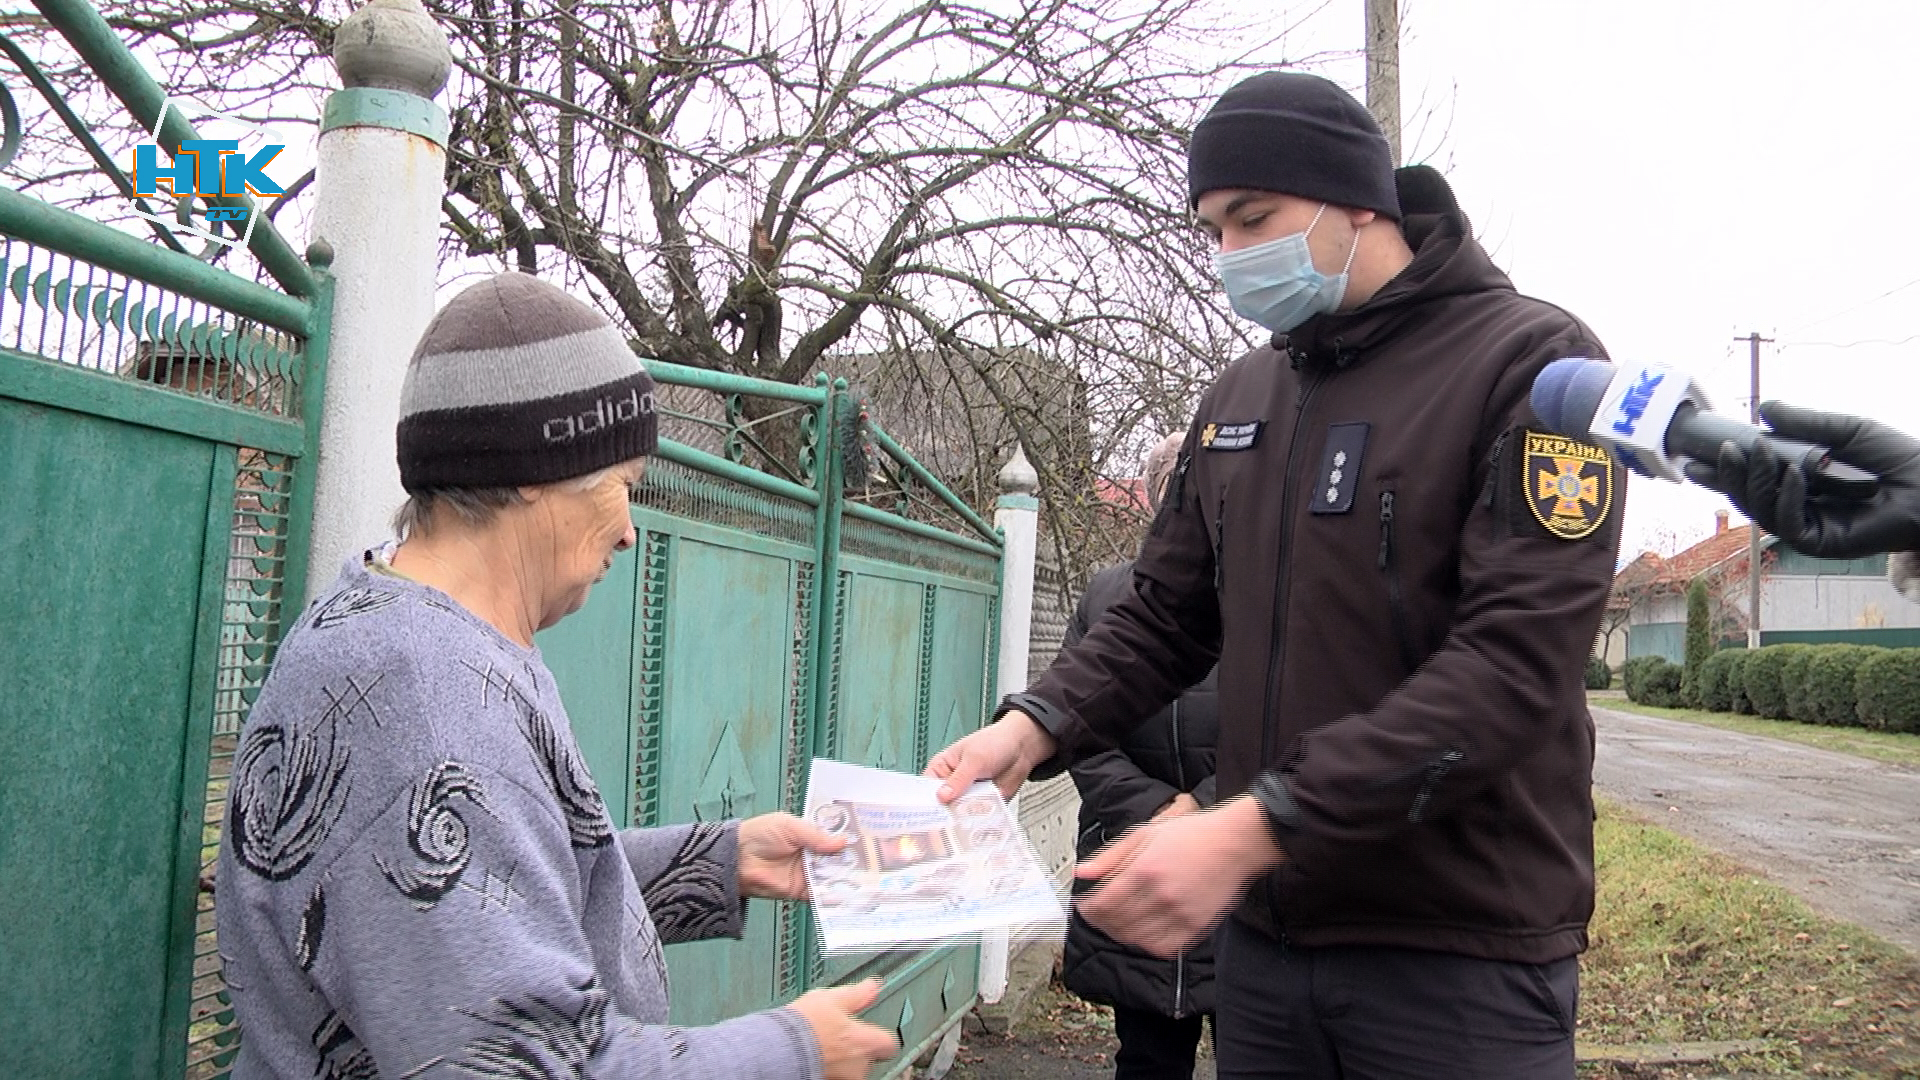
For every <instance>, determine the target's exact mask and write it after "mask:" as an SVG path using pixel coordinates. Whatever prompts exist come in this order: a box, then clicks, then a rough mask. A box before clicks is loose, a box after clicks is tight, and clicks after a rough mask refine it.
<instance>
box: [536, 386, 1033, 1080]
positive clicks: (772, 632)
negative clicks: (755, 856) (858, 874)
mask: <svg viewBox="0 0 1920 1080" xmlns="http://www.w3.org/2000/svg"><path fill="white" fill-rule="evenodd" d="M650 366H651V369H652V371H653V373H654V376H655V378H656V379H657V380H659V381H660V382H661V383H662V384H663V395H662V396H663V400H665V401H667V402H668V403H669V404H668V406H667V408H666V409H665V429H666V431H667V432H669V433H670V434H679V435H681V436H682V438H683V439H686V440H689V441H693V442H704V443H706V444H708V445H710V446H711V447H712V448H713V449H714V450H717V451H718V453H708V452H704V451H702V450H699V449H695V448H694V447H693V446H690V445H688V442H686V441H673V440H671V439H669V440H663V442H662V446H661V449H660V453H659V455H658V457H656V458H655V459H654V460H653V462H652V463H651V464H650V466H649V468H648V471H647V478H646V484H645V491H644V494H643V495H642V496H641V499H640V501H639V503H638V504H636V506H635V507H634V510H633V517H634V524H635V526H636V528H637V529H638V531H639V534H640V542H639V544H638V545H637V546H636V548H635V549H634V551H632V552H630V553H627V554H625V555H623V556H621V557H620V558H619V559H618V560H616V562H615V565H614V569H613V571H612V572H611V573H610V574H609V575H608V576H607V579H606V580H605V581H604V582H602V583H601V584H600V585H599V586H598V587H597V588H596V589H595V590H594V593H593V596H592V598H591V599H590V600H589V601H588V603H587V605H586V607H585V608H583V609H582V610H581V611H580V612H578V613H576V614H575V615H573V616H572V617H570V618H568V619H567V620H565V621H563V622H561V623H560V624H559V625H557V626H555V627H554V628H553V629H551V630H549V631H547V632H546V633H544V634H542V635H541V637H540V641H539V644H540V646H541V650H542V654H543V656H544V657H545V659H546V661H547V663H548V665H549V666H550V667H551V668H552V669H553V671H554V673H555V677H556V679H557V680H558V681H559V683H560V689H561V694H562V696H563V697H564V698H565V699H566V703H567V712H568V715H569V716H570V717H571V718H572V721H573V728H574V732H575V734H576V736H577V737H578V739H579V741H580V745H581V748H582V750H583V752H584V753H585V754H586V757H587V760H588V763H589V765H590V766H591V767H592V769H593V773H594V776H595V777H596V778H597V779H598V781H599V783H600V787H601V790H602V793H603V795H604V796H605V798H606V801H607V805H608V808H609V809H610V810H611V811H612V812H613V814H614V815H615V818H616V820H619V821H621V822H622V823H624V824H629V825H651V824H664V823H671V822H682V821H693V820H712V819H716V818H724V817H745V816H750V815H753V814H759V813H765V812H768V811H772V810H780V809H785V810H789V811H793V812H798V811H799V809H800V807H801V804H802V802H803V801H804V797H805V790H806V766H807V762H808V760H809V759H810V758H811V757H813V756H814V755H821V756H826V757H833V758H838V759H841V760H847V761H855V762H860V763H862V764H870V765H876V766H881V767H884V768H891V769H905V770H914V769H917V768H918V767H919V765H920V763H921V762H923V761H924V760H925V759H926V757H927V754H928V752H929V748H938V747H939V746H943V745H945V744H946V743H947V742H949V741H951V740H952V739H953V738H956V737H957V736H958V735H960V734H962V733H964V732H966V731H970V730H972V729H973V728H975V727H977V726H979V724H980V723H981V722H982V721H983V720H984V719H985V715H986V713H987V710H988V708H989V706H990V704H991V701H992V697H993V695H992V689H993V681H994V677H995V672H994V670H993V657H994V656H995V655H996V643H997V641H998V636H999V620H998V602H999V582H1000V554H1001V544H1000V536H999V534H998V532H997V531H996V530H995V529H994V528H993V527H992V526H991V525H989V524H987V523H986V522H985V521H983V520H982V519H981V518H980V517H979V516H978V515H977V514H975V513H974V512H973V511H972V510H971V509H969V508H968V507H967V506H966V505H965V504H964V503H962V502H961V501H960V500H959V499H957V498H956V497H954V496H953V495H952V493H950V492H948V491H947V490H946V488H945V487H943V486H942V485H940V483H939V482H938V481H937V480H935V479H934V478H933V477H932V476H930V475H929V474H928V473H927V472H926V470H925V469H924V468H922V467H921V466H920V465H919V464H918V463H916V462H914V461H913V459H912V458H911V457H909V456H908V455H907V454H906V453H905V452H904V451H902V450H901V448H900V447H899V446H898V444H896V443H895V442H894V441H893V440H892V439H891V438H890V437H888V436H887V435H886V433H885V432H884V431H881V430H880V429H879V428H878V427H877V426H875V425H873V424H871V423H868V422H865V421H856V419H855V418H854V417H851V416H849V415H848V414H849V413H850V412H851V411H852V410H855V409H856V408H857V406H856V404H855V403H854V402H852V401H850V400H849V398H848V395H847V393H846V388H845V384H844V383H839V382H836V383H833V384H829V383H827V381H826V380H825V378H824V377H822V378H821V379H820V380H819V381H818V382H817V383H816V384H815V385H814V386H811V387H802V386H789V385H785V384H779V383H768V382H761V381H757V380H752V379H744V378H739V377H735V376H729V375H724V374H718V373H714V372H708V371H700V370H695V369H691V368H683V367H676V366H674V365H670V364H653V365H650ZM701 395H711V396H714V397H717V398H718V399H719V401H718V402H710V403H708V404H710V405H711V406H712V407H709V408H700V407H698V406H697V405H694V404H692V403H691V399H692V398H695V397H699V396H701ZM676 400H678V401H680V402H682V403H683V404H686V406H687V407H686V408H684V409H683V410H675V409H674V408H673V407H672V403H673V402H674V401H676ZM750 406H758V408H751V407H750ZM749 414H753V415H755V416H757V419H748V416H749ZM856 422H857V423H859V424H860V431H861V432H862V434H863V436H864V438H866V439H867V440H870V445H871V446H872V448H873V451H874V458H875V461H876V464H877V466H878V470H877V471H878V474H879V479H878V482H877V483H876V484H870V485H862V487H861V488H860V489H859V490H855V491H848V490H847V485H846V481H845V477H844V475H843V465H844V463H843V459H842V456H841V454H842V447H843V444H844V443H845V442H846V440H844V439H842V438H840V437H839V436H837V435H834V434H832V433H837V432H842V431H843V430H844V426H845V425H848V424H853V423H856ZM777 430H785V431H787V432H788V433H789V434H790V436H791V437H790V438H788V439H787V440H786V441H787V442H788V443H790V444H795V445H794V446H793V447H792V449H791V451H790V452H787V453H782V452H780V451H778V450H776V449H774V448H773V444H774V443H776V442H778V441H779V440H777V439H776V438H774V437H773V435H772V432H774V431H777ZM748 459H753V460H755V461H756V463H757V464H759V465H760V466H761V467H759V468H749V467H747V465H745V464H744V463H743V462H745V461H747V460H748ZM755 906H756V908H758V910H756V911H754V912H753V913H752V914H751V915H750V917H749V919H748V929H747V934H746V938H745V940H744V941H741V942H737V943H735V942H716V943H706V944H700V945H691V946H676V947H674V948H671V949H669V950H668V962H669V965H670V967H671V968H672V974H673V976H674V978H673V1009H674V1014H675V1019H676V1020H677V1021H678V1022H682V1023H690V1024H697V1023H707V1022H712V1021H716V1020H719V1019H722V1018H724V1017H727V1016H733V1015H738V1014H740V1013H742V1012H747V1011H750V1010H754V1009H761V1008H766V1007H768V1006H770V1005H773V1004H776V1003H779V1002H782V1001H786V1000H790V999H791V998H793V997H794V996H796V995H798V994H800V993H802V992H804V991H805V990H807V989H810V988H812V987H815V986H823V985H829V984H835V983H840V982H845V981H849V980H852V979H857V978H864V977H866V976H868V975H879V976H882V977H883V978H884V980H885V984H884V985H885V992H884V996H883V997H882V999H881V1002H880V1004H879V1005H877V1006H876V1007H875V1008H874V1009H873V1010H871V1011H870V1012H869V1013H868V1014H867V1017H868V1019H870V1020H873V1021H874V1022H876V1023H879V1024H882V1025H883V1026H886V1027H890V1028H892V1029H893V1030H894V1031H895V1032H896V1033H897V1034H898V1035H899V1036H900V1040H901V1044H902V1047H903V1051H902V1054H901V1056H900V1057H899V1058H898V1059H897V1060H896V1061H895V1062H894V1063H893V1065H892V1066H891V1067H890V1068H889V1069H888V1070H886V1075H898V1074H899V1073H901V1072H902V1071H904V1070H905V1069H906V1068H907V1067H908V1066H909V1065H910V1064H911V1063H912V1061H913V1059H914V1057H915V1056H917V1055H918V1054H919V1053H920V1052H922V1051H924V1050H926V1049H927V1048H928V1047H929V1046H930V1045H931V1043H932V1041H933V1040H934V1039H936V1038H937V1037H938V1036H939V1034H940V1033H941V1031H942V1030H944V1029H945V1028H946V1027H947V1026H948V1025H949V1022H951V1021H954V1020H956V1019H957V1018H958V1015H959V1013H960V1012H962V1011H963V1010H965V1009H967V1008H968V1007H969V1006H970V1005H971V1004H972V1002H973V996H974V983H975V977H976V974H977V968H978V954H977V950H975V949H971V948H967V949H942V950H930V951H926V952H921V953H914V954H899V953H889V954H877V955H863V956H857V957H848V958H841V957H836V958H834V960H833V961H832V962H828V961H827V960H825V958H823V957H822V956H821V955H820V954H819V952H818V950H817V947H816V944H815V943H816V941H817V939H816V937H815V936H814V935H813V933H812V931H811V927H810V926H809V924H808V919H807V912H806V909H805V908H804V907H802V906H800V905H781V906H774V905H765V906H762V905H761V904H760V903H759V902H756V904H755Z"/></svg>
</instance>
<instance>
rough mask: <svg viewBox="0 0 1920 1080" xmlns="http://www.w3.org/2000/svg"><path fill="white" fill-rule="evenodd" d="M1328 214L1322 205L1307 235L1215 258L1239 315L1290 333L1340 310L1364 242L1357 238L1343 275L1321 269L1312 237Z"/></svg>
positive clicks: (1322, 204)
mask: <svg viewBox="0 0 1920 1080" xmlns="http://www.w3.org/2000/svg"><path fill="white" fill-rule="evenodd" d="M1326 212H1327V205H1326V204H1325V203H1321V204H1320V209H1319V211H1317V212H1316V213H1315V214H1314V215H1313V221H1312V222H1311V223H1309V224H1308V225H1307V231H1306V232H1298V233H1294V234H1292V235H1290V236H1283V237H1281V238H1279V239H1278V240H1269V241H1267V242H1266V243H1264V244H1255V245H1253V246H1252V247H1245V248H1241V249H1240V250H1238V251H1228V252H1221V253H1219V254H1216V255H1214V257H1213V265H1214V267H1215V269H1217V270H1218V271H1219V272H1220V283H1221V284H1222V285H1224V286H1226V289H1227V300H1228V302H1229V303H1231V304H1232V305H1233V310H1234V312H1235V313H1237V314H1238V315H1239V316H1240V317H1241V318H1244V319H1251V320H1253V321H1254V322H1257V323H1259V324H1260V325H1261V326H1264V327H1266V328H1267V329H1269V330H1271V331H1273V332H1274V333H1276V334H1284V333H1286V332H1288V331H1289V330H1292V329H1293V328H1294V327H1296V326H1299V325H1300V324H1301V323H1303V322H1306V321H1307V320H1308V319H1311V318H1313V317H1314V316H1315V315H1318V314H1320V313H1322V312H1326V311H1332V310H1334V309H1335V308H1337V307H1339V306H1340V300H1341V298H1342V297H1344V296H1346V295H1347V271H1349V270H1351V269H1353V255H1354V252H1356V251H1359V250H1360V237H1359V236H1358V235H1356V236H1355V237H1354V238H1353V247H1352V248H1350V249H1349V250H1348V251H1347V265H1346V266H1343V267H1341V268H1340V272H1339V273H1338V274H1335V275H1333V276H1331V277H1329V276H1327V275H1326V274H1323V273H1321V272H1320V271H1319V270H1317V269H1315V268H1314V265H1313V253H1312V252H1311V251H1309V250H1308V249H1307V235H1308V233H1311V232H1313V227H1314V226H1315V225H1318V224H1320V217H1321V215H1323V214H1325V213H1326Z"/></svg>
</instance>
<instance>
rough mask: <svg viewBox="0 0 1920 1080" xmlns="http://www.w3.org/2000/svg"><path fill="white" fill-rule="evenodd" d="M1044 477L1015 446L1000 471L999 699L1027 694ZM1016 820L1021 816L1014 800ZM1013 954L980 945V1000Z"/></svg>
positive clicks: (989, 939)
mask: <svg viewBox="0 0 1920 1080" xmlns="http://www.w3.org/2000/svg"><path fill="white" fill-rule="evenodd" d="M1039 490H1040V474H1039V473H1037V472H1035V471H1034V468H1033V464H1032V463H1031V462H1029V461H1028V460H1027V452H1026V450H1025V448H1023V447H1021V446H1020V445H1019V444H1018V443H1015V444H1014V447H1013V457H1012V458H1010V459H1008V461H1007V464H1006V465H1005V467H1003V468H1002V469H1001V470H1000V502H999V505H998V506H997V508H996V509H995V510H994V513H993V523H994V525H996V526H997V527H999V529H1000V532H1001V535H1003V536H1004V537H1005V538H1006V547H1005V548H1004V549H1003V550H1004V554H1003V555H1002V560H1003V561H1002V563H1001V568H1000V668H999V673H1000V674H999V682H1000V685H999V686H997V687H995V688H994V689H995V692H996V694H997V695H998V696H999V697H1002V698H1004V697H1006V696H1007V695H1008V694H1015V693H1019V692H1020V691H1022V690H1025V689H1026V688H1027V650H1028V648H1029V647H1030V645H1031V639H1032V637H1033V567H1034V560H1035V559H1036V558H1037V557H1038V555H1039V546H1040V499H1039V497H1038V496H1037V495H1036V494H1035V493H1036V492H1038V491H1039ZM1014 802H1015V805H1014V807H1013V814H1014V818H1015V819H1016V820H1018V818H1019V816H1020V807H1019V805H1018V803H1019V797H1018V796H1015V797H1014ZM1012 952H1013V941H1012V937H1011V935H1010V934H1009V933H1008V932H1007V931H1005V930H996V931H992V932H990V933H988V934H986V935H984V936H983V937H982V939H981V942H980V1000H982V1001H984V1002H986V1003H988V1004H989V1005H991V1004H993V1003H994V1002H997V1001H999V1000H1000V997H1001V995H1003V994H1005V993H1006V992H1007V961H1008V959H1009V957H1010V956H1011V954H1012Z"/></svg>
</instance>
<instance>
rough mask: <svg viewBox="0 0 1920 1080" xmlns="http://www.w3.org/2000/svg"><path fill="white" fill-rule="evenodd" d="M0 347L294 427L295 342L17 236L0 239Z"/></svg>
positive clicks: (299, 368)
mask: <svg viewBox="0 0 1920 1080" xmlns="http://www.w3.org/2000/svg"><path fill="white" fill-rule="evenodd" d="M0 348H9V349H12V350H13V351H15V352H18V353H24V354H26V355H30V356H36V357H39V358H40V359H43V360H49V361H52V362H53V363H57V364H66V365H69V366H72V367H82V368H87V369H89V370H93V371H98V372H101V373H103V374H108V375H113V376H116V377H118V378H121V379H125V380H127V381H129V382H138V383H145V384H147V385H149V386H159V387H163V388H165V389H168V390H172V391H175V392H177V393H182V394H187V395H190V396H193V397H198V398H204V399H206V400H209V401H217V402H219V403H221V404H223V405H234V406H238V407H239V408H242V409H247V410H250V411H253V412H259V413H264V414H266V415H268V416H275V417H285V418H288V419H299V418H300V412H301V409H300V403H301V394H300V392H299V390H300V387H301V385H302V382H303V380H304V377H305V370H306V364H305V351H306V347H305V344H304V342H303V341H302V340H301V339H300V338H298V337H296V336H295V335H293V334H289V333H287V332H286V331H284V330H279V329H275V328H273V327H270V326H267V325H265V324H264V323H261V322H258V321H256V320H253V319H249V318H247V317H245V316H242V315H236V314H234V313H232V312H229V311H225V310H222V309H220V308H218V307H215V306H213V305H210V304H207V303H204V302H202V301H199V300H194V299H190V298H188V297H186V296H183V295H181V294H180V293H178V292H175V291H173V290H170V289H167V288H164V287H162V286H159V285H155V284H152V283H150V282H146V281H141V280H139V279H136V278H132V277H129V276H127V275H125V274H121V273H116V272H114V271H111V270H106V269H103V268H101V267H99V266H96V265H94V264H92V263H88V262H84V261H82V260H80V259H78V258H75V257H74V256H71V255H67V254H64V253H62V252H58V251H53V250H50V249H48V248H43V247H40V246H38V245H35V244H30V243H27V242H26V241H24V240H19V239H16V238H14V237H4V238H0Z"/></svg>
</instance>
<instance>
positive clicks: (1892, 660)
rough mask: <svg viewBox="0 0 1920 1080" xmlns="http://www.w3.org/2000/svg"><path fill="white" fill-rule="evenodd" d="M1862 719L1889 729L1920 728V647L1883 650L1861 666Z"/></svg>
mask: <svg viewBox="0 0 1920 1080" xmlns="http://www.w3.org/2000/svg"><path fill="white" fill-rule="evenodd" d="M1854 693H1855V695H1856V696H1857V697H1858V699H1859V702H1860V719H1861V720H1862V721H1864V722H1865V723H1866V725H1867V726H1868V727H1871V728H1880V729H1882V730H1886V731H1920V649H1883V650H1880V651H1879V652H1878V654H1877V655H1874V656H1869V657H1868V658H1867V659H1866V660H1865V661H1864V662H1862V663H1861V665H1860V672H1859V674H1858V675H1857V676H1856V677H1855V682H1854Z"/></svg>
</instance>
